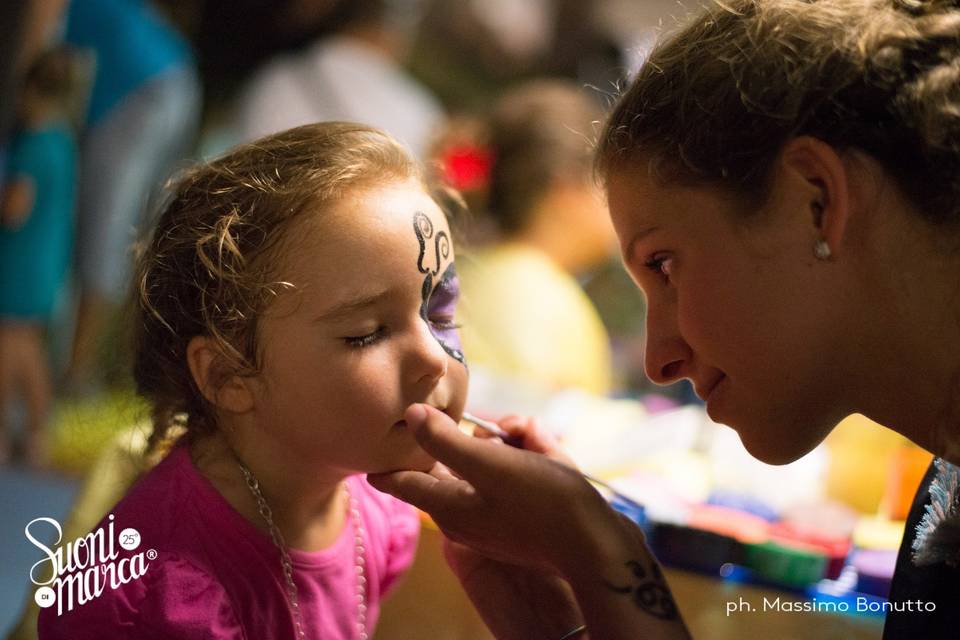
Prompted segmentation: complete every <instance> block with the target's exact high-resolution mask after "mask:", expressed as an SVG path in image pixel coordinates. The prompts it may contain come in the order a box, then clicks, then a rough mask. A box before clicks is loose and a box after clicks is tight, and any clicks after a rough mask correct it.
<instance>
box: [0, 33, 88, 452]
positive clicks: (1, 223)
mask: <svg viewBox="0 0 960 640" xmlns="http://www.w3.org/2000/svg"><path fill="white" fill-rule="evenodd" d="M75 76H76V73H75V65H74V61H73V58H72V57H71V54H70V53H69V52H68V51H67V50H66V49H54V50H50V51H48V52H45V53H42V54H40V55H39V56H38V58H37V59H36V61H35V62H34V63H33V64H32V66H31V67H30V69H29V71H28V72H27V74H26V77H25V79H24V84H23V87H22V88H21V91H20V96H19V97H20V101H19V109H18V118H19V122H18V126H17V129H16V131H15V133H14V136H13V138H12V140H11V145H10V157H9V161H10V163H9V172H8V174H7V177H8V182H7V183H6V185H4V187H3V191H2V197H0V461H5V460H7V459H8V458H9V456H10V443H9V431H10V429H9V427H8V425H7V424H6V421H7V420H8V418H9V413H10V411H9V407H10V403H11V401H12V400H13V398H14V394H15V393H17V392H18V391H19V392H20V393H21V394H22V396H23V398H24V402H25V405H26V416H27V419H26V436H25V440H24V447H23V449H24V454H25V458H26V460H27V461H28V462H29V463H30V464H33V465H35V466H43V465H44V464H45V462H46V458H47V447H46V434H45V430H46V426H47V424H46V423H47V417H48V413H49V407H50V401H51V379H50V378H51V376H50V369H49V364H48V355H47V352H46V347H45V343H44V339H45V336H44V334H45V330H46V328H47V325H48V323H49V321H50V320H51V317H52V315H53V312H54V308H55V306H56V304H57V302H58V299H59V297H60V294H61V293H62V290H63V285H64V283H65V280H66V274H67V270H68V265H69V262H70V256H71V247H72V244H73V229H74V223H73V207H74V192H75V183H76V158H75V155H76V149H75V145H74V139H73V135H72V132H71V129H70V126H69V124H68V122H67V116H68V114H67V111H68V109H69V105H70V103H71V100H72V96H73V94H74V91H75V85H76V80H75Z"/></svg>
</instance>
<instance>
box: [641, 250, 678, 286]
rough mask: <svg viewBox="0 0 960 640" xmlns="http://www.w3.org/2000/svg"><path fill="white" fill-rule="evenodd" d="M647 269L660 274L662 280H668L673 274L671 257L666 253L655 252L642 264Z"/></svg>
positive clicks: (667, 281)
mask: <svg viewBox="0 0 960 640" xmlns="http://www.w3.org/2000/svg"><path fill="white" fill-rule="evenodd" d="M643 266H644V267H646V268H647V269H649V270H650V271H652V272H653V273H655V274H657V275H658V276H660V278H661V279H663V281H664V282H666V283H669V282H670V276H671V275H672V274H673V258H672V257H670V256H668V255H666V254H655V255H654V256H653V257H651V258H650V259H649V260H647V261H646V262H645V263H644V265H643Z"/></svg>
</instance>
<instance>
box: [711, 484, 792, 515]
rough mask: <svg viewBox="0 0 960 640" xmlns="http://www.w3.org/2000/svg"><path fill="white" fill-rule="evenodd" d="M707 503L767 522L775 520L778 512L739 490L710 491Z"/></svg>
mask: <svg viewBox="0 0 960 640" xmlns="http://www.w3.org/2000/svg"><path fill="white" fill-rule="evenodd" d="M707 504H710V505H713V506H716V507H726V508H729V509H734V510H736V511H740V512H743V513H749V514H751V515H755V516H757V517H758V518H763V519H764V520H766V521H767V522H776V521H777V520H779V519H780V514H779V513H777V510H776V509H774V508H773V507H772V506H770V504H768V503H767V502H766V501H764V500H762V499H760V498H758V497H756V496H753V495H750V494H747V493H743V492H741V491H730V490H727V489H717V490H714V491H711V492H710V496H709V497H708V498H707Z"/></svg>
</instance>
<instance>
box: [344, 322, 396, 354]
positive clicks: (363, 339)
mask: <svg viewBox="0 0 960 640" xmlns="http://www.w3.org/2000/svg"><path fill="white" fill-rule="evenodd" d="M386 335H387V328H386V327H377V328H376V330H375V331H372V332H371V333H368V334H366V335H362V336H347V337H345V338H344V339H343V341H344V342H345V343H346V344H347V346H349V347H354V348H357V349H362V348H363V347H369V346H370V345H372V344H376V343H377V342H380V340H382V339H383V338H384V337H385V336H386Z"/></svg>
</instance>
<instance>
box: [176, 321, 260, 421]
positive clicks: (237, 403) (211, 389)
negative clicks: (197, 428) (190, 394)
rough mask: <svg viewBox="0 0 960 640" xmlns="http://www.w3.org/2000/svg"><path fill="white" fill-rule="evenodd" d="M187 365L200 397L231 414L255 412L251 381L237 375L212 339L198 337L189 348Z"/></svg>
mask: <svg viewBox="0 0 960 640" xmlns="http://www.w3.org/2000/svg"><path fill="white" fill-rule="evenodd" d="M187 364H188V365H189V367H190V374H191V375H192V376H193V381H194V383H196V385H197V388H198V389H200V393H202V394H203V397H204V398H206V400H207V402H209V403H210V404H212V405H213V406H215V407H217V408H218V409H221V410H223V411H229V412H230V413H246V412H248V411H250V410H251V409H253V405H254V402H253V393H252V391H251V389H250V385H249V384H248V380H247V379H246V378H244V377H243V376H239V375H237V374H236V373H235V372H234V371H233V370H232V369H231V368H230V367H229V365H228V361H227V357H226V356H225V355H224V353H223V351H222V350H221V349H220V347H219V346H218V345H217V344H216V342H215V341H214V340H213V339H212V338H210V337H208V336H194V337H193V338H191V339H190V342H189V343H188V344H187Z"/></svg>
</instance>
